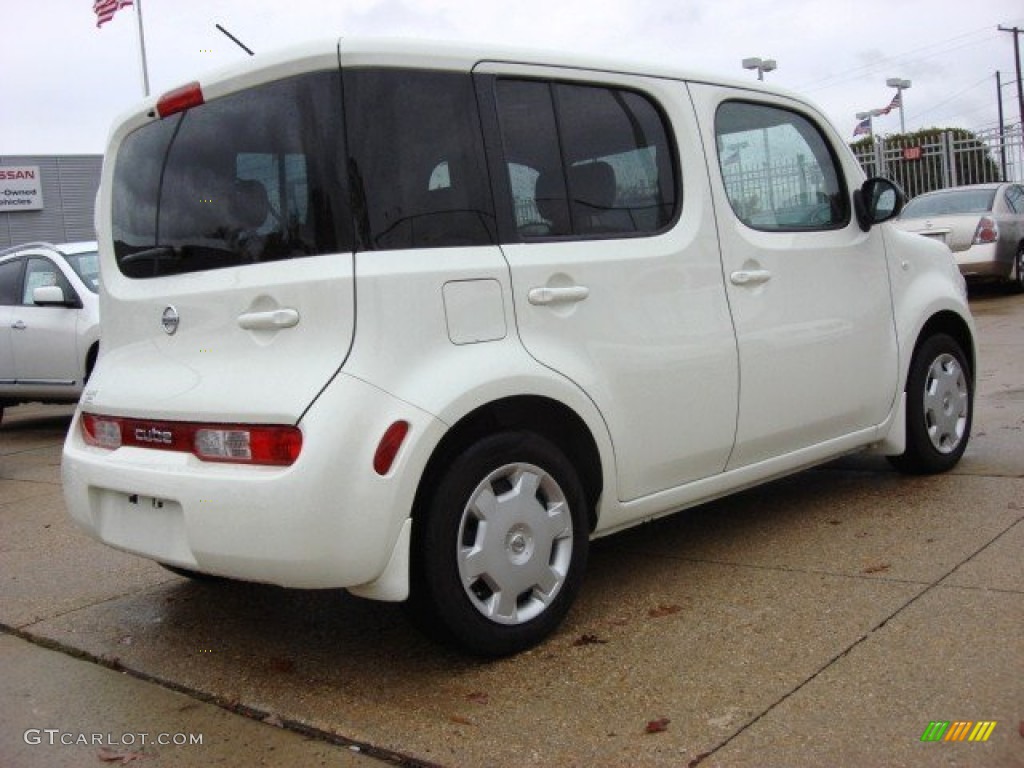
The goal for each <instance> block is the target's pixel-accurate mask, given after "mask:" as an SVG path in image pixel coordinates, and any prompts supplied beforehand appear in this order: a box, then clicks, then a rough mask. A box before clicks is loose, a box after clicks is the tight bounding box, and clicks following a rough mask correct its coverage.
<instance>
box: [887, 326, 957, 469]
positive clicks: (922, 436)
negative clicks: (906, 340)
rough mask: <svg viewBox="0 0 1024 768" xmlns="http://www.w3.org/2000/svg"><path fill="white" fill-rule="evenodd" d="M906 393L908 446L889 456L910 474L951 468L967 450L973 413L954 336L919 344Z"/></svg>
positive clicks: (899, 467) (894, 464) (942, 335)
mask: <svg viewBox="0 0 1024 768" xmlns="http://www.w3.org/2000/svg"><path fill="white" fill-rule="evenodd" d="M906 392H907V448H906V451H904V453H903V454H902V455H900V456H892V457H890V459H889V460H890V461H891V462H892V464H893V466H895V467H896V468H897V469H899V470H900V471H901V472H907V473H911V474H935V473H938V472H945V471H947V470H949V469H952V468H953V467H954V466H956V463H957V462H958V461H960V457H961V456H963V454H964V450H966V448H967V441H968V439H969V438H970V434H971V419H972V417H973V412H974V386H973V381H972V376H971V369H970V366H969V365H968V363H967V358H966V356H965V355H964V353H963V350H962V349H961V348H960V345H959V344H958V343H957V342H956V340H955V339H954V338H953V337H952V336H948V335H946V334H944V333H938V334H935V335H934V336H931V337H929V338H928V339H926V340H925V341H924V343H922V344H921V346H920V347H919V348H918V350H917V351H916V352H915V353H914V359H913V360H912V361H911V363H910V375H909V377H908V378H907V390H906Z"/></svg>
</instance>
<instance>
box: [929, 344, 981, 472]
mask: <svg viewBox="0 0 1024 768" xmlns="http://www.w3.org/2000/svg"><path fill="white" fill-rule="evenodd" d="M969 406H970V402H969V398H968V394H967V376H966V375H965V374H964V371H963V368H962V367H961V366H960V363H959V362H958V361H957V359H956V358H955V357H953V356H952V355H950V354H943V355H939V356H938V357H937V358H935V360H934V361H933V362H932V364H931V367H930V368H929V369H928V376H927V377H926V379H925V387H924V421H925V428H926V429H927V430H928V437H929V439H930V440H931V441H932V445H933V446H934V447H935V450H937V451H938V452H939V453H943V454H949V453H952V452H953V451H955V450H956V448H957V446H959V445H960V442H961V441H962V440H963V438H964V432H965V431H966V429H967V413H968V409H969Z"/></svg>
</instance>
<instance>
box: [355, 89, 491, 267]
mask: <svg viewBox="0 0 1024 768" xmlns="http://www.w3.org/2000/svg"><path fill="white" fill-rule="evenodd" d="M345 106H346V114H347V120H348V139H349V145H350V147H351V149H352V152H351V154H352V158H351V162H350V166H349V170H350V173H351V179H352V182H351V183H352V187H353V196H354V200H355V201H356V202H355V207H356V215H357V222H358V231H359V247H360V249H367V250H395V249H403V248H449V247H458V246H469V245H486V244H489V243H493V242H495V234H494V233H495V221H494V206H493V204H492V201H491V192H490V186H489V182H488V177H487V163H486V159H485V156H484V147H483V134H482V130H481V127H480V118H479V116H478V114H477V106H476V97H475V95H474V91H473V81H472V78H471V77H470V76H469V75H468V74H464V73H455V72H432V71H413V70H404V69H352V70H347V71H346V72H345Z"/></svg>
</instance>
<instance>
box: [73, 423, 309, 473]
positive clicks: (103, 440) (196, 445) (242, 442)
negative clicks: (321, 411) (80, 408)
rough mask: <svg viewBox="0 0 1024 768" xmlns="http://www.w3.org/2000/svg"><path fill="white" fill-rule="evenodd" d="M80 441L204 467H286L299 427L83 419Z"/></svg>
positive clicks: (297, 447) (295, 452)
mask: <svg viewBox="0 0 1024 768" xmlns="http://www.w3.org/2000/svg"><path fill="white" fill-rule="evenodd" d="M82 437H83V439H84V440H85V442H86V443H88V444H89V445H94V446H96V447H99V448H106V449H108V450H115V449H117V448H121V447H122V446H132V447H136V448H152V449H155V450H160V451H177V452H180V453H191V454H192V455H193V456H195V457H196V458H198V459H201V460H203V461H217V462H228V463H233V464H260V465H264V466H275V467H287V466H290V465H292V464H294V463H295V460H296V459H297V458H298V457H299V453H300V451H301V450H302V432H301V430H299V429H298V427H291V426H277V425H252V424H203V423H193V422H182V421H146V420H142V419H126V418H121V417H117V416H96V415H95V414H91V413H85V414H82Z"/></svg>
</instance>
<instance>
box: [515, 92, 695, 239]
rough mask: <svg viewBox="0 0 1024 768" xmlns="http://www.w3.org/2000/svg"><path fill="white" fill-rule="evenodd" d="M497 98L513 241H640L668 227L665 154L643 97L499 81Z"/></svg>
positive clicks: (673, 198) (662, 131)
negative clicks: (514, 229)
mask: <svg viewBox="0 0 1024 768" xmlns="http://www.w3.org/2000/svg"><path fill="white" fill-rule="evenodd" d="M497 101H498V117H499V121H500V125H501V135H502V142H503V145H504V152H505V158H506V167H507V169H508V183H509V186H510V189H511V192H512V199H513V206H514V211H513V214H514V217H515V224H516V227H517V229H518V232H519V235H520V237H522V238H526V239H529V238H536V237H559V236H577V237H580V236H582V237H591V238H594V237H606V236H616V235H626V234H650V233H654V232H658V231H660V230H662V229H664V228H665V227H666V226H667V225H668V224H669V223H670V222H671V221H672V219H673V217H674V216H675V212H676V208H677V205H678V197H679V193H678V183H677V180H676V175H675V163H674V155H673V147H672V145H671V144H670V142H669V139H668V130H667V128H666V126H665V121H664V119H663V118H662V115H661V113H660V112H659V111H658V109H657V108H656V107H655V106H654V104H653V103H652V102H651V101H650V100H649V99H648V98H647V97H645V96H642V95H640V94H639V93H636V92H633V91H626V90H621V89H616V88H605V87H598V86H585V85H572V84H567V83H546V82H540V81H531V80H505V79H503V80H499V81H498V83H497Z"/></svg>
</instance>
